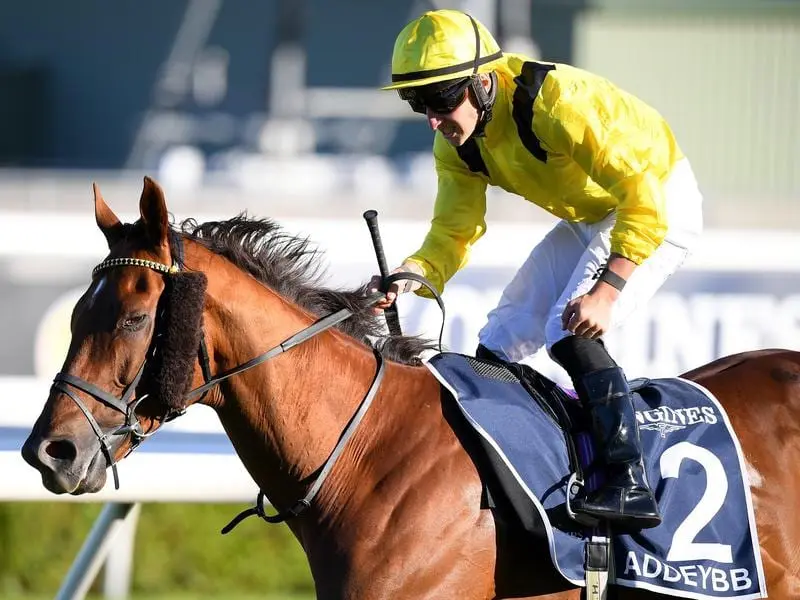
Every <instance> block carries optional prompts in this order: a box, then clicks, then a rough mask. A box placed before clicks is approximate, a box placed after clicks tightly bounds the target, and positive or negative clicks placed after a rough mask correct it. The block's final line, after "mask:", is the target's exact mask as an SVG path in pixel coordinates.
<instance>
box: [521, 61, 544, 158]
mask: <svg viewBox="0 0 800 600" xmlns="http://www.w3.org/2000/svg"><path fill="white" fill-rule="evenodd" d="M553 69H555V66H554V65H543V64H541V63H537V62H533V61H529V62H526V63H524V64H523V65H522V72H521V73H520V74H519V76H517V77H515V78H514V83H516V84H517V89H516V90H514V108H513V109H512V111H511V114H512V115H513V116H514V122H515V123H516V124H517V133H519V138H520V140H521V141H522V145H523V146H525V148H527V149H528V152H530V153H531V154H533V156H534V157H535V158H537V159H538V160H540V161H542V162H547V152H546V151H545V150H544V149H543V148H542V144H541V143H540V142H539V139H538V138H537V137H536V135H535V134H534V133H533V101H534V100H536V96H537V95H538V94H539V90H540V89H541V87H542V84H543V83H544V78H545V77H547V74H548V73H549V72H550V71H552V70H553Z"/></svg>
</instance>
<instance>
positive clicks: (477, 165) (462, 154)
mask: <svg viewBox="0 0 800 600" xmlns="http://www.w3.org/2000/svg"><path fill="white" fill-rule="evenodd" d="M456 152H458V156H459V158H460V159H461V160H463V161H464V162H465V163H467V167H468V168H469V170H470V171H472V172H473V173H483V174H484V175H486V176H487V177H489V169H487V168H486V163H485V162H483V157H482V156H481V151H480V149H479V148H478V142H476V141H475V138H473V137H471V138H469V139H468V140H467V141H466V142H464V143H463V144H461V145H460V146H457V147H456Z"/></svg>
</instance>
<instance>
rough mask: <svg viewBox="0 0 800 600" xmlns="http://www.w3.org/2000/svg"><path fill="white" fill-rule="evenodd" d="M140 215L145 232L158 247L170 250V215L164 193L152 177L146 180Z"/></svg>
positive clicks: (140, 203)
mask: <svg viewBox="0 0 800 600" xmlns="http://www.w3.org/2000/svg"><path fill="white" fill-rule="evenodd" d="M139 213H140V214H141V216H142V221H143V222H144V226H145V230H146V231H147V234H148V235H149V236H150V239H152V240H153V242H154V243H155V244H156V245H157V246H162V247H163V248H169V238H168V236H169V214H168V213H167V202H166V200H165V199H164V191H163V190H162V189H161V186H160V185H158V184H157V183H156V182H155V181H154V180H153V179H151V178H150V177H145V178H144V189H143V190H142V198H141V200H140V201H139Z"/></svg>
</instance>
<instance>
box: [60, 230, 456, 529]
mask: <svg viewBox="0 0 800 600" xmlns="http://www.w3.org/2000/svg"><path fill="white" fill-rule="evenodd" d="M171 234H172V241H173V244H172V246H173V248H174V250H175V255H174V256H173V257H172V260H173V264H172V265H171V266H169V265H165V264H163V263H159V262H156V261H151V260H146V259H141V258H129V257H126V258H112V259H108V260H105V261H103V262H101V263H100V264H98V265H97V266H96V267H95V268H94V269H93V270H92V278H94V277H96V276H97V275H98V274H99V273H101V272H103V271H105V270H108V269H113V268H117V267H129V266H134V267H144V268H148V269H152V270H153V271H156V272H157V273H161V274H162V275H165V276H172V275H176V274H178V273H180V272H181V270H182V267H183V240H182V238H181V237H180V235H179V234H177V233H175V232H171ZM397 275H403V274H397ZM397 275H395V276H394V277H397ZM407 275H409V276H411V275H413V276H414V278H417V277H418V276H417V275H415V274H412V273H408V274H407ZM423 284H424V285H427V286H428V287H429V288H430V289H432V291H433V293H434V295H435V297H436V299H437V302H438V303H439V306H440V307H441V308H442V311H444V305H443V303H442V301H441V298H439V296H438V293H436V291H435V290H433V288H432V287H431V286H430V284H429V283H428V282H427V281H423ZM383 297H384V295H383V294H382V293H380V292H378V293H376V294H374V295H373V296H372V297H370V298H369V299H368V300H367V302H366V304H365V305H364V306H363V307H362V310H363V309H364V308H369V307H371V306H374V305H375V304H377V303H378V302H379V301H380V300H381V299H382V298H383ZM352 315H353V311H351V310H350V309H347V308H343V309H341V310H338V311H336V312H334V313H331V314H329V315H327V316H325V317H322V318H320V319H319V320H317V321H315V322H314V323H312V324H311V325H309V326H308V327H306V328H304V329H302V330H300V331H298V332H297V333H295V334H293V335H291V336H290V337H288V338H286V339H285V340H283V341H282V342H281V343H279V344H278V345H276V346H274V347H272V348H270V349H269V350H267V351H266V352H263V353H262V354H259V355H258V356H256V357H254V358H252V359H250V360H249V361H247V362H245V363H243V364H241V365H238V366H236V367H234V368H232V369H230V370H228V371H225V372H223V373H220V374H218V375H217V376H215V377H212V376H211V375H210V368H209V360H208V349H207V348H206V343H205V336H204V335H202V334H201V336H200V347H199V349H198V360H199V362H200V365H201V368H202V372H203V379H204V383H203V384H202V385H200V386H198V387H196V388H194V389H192V390H190V391H188V392H186V394H185V395H184V397H185V398H186V399H190V398H194V397H196V396H200V397H202V396H203V395H204V394H206V393H207V392H208V391H209V390H210V389H211V388H213V387H215V386H216V385H218V384H220V383H221V382H223V381H225V380H226V379H228V378H230V377H233V376H234V375H238V374H239V373H243V372H244V371H247V370H249V369H252V368H254V367H256V366H258V365H260V364H262V363H264V362H266V361H268V360H269V359H271V358H274V357H275V356H278V355H279V354H282V353H283V352H286V351H288V350H290V349H292V348H293V347H295V346H297V345H299V344H302V343H303V342H305V341H306V340H308V339H310V338H312V337H314V336H316V335H318V334H320V333H322V332H323V331H326V330H328V329H330V328H331V327H334V326H335V325H338V324H339V323H341V322H342V321H344V320H346V319H348V318H349V317H351V316H352ZM157 319H158V317H157ZM157 329H158V326H157V325H156V331H154V334H153V341H152V342H151V347H150V349H149V350H148V352H147V354H146V355H145V358H144V360H143V361H142V364H141V366H140V367H139V370H138V371H137V373H136V376H135V377H134V379H133V381H131V383H130V384H128V385H127V386H126V388H125V390H123V393H122V396H121V397H120V398H117V397H115V396H113V395H112V394H110V393H108V392H106V391H105V390H102V389H100V388H99V387H97V386H96V385H94V384H92V383H90V382H88V381H86V380H85V379H82V378H80V377H77V376H75V375H71V374H69V373H64V372H59V373H58V374H56V376H55V378H54V379H53V385H52V388H51V390H55V391H58V392H61V393H64V394H66V395H67V396H69V397H70V398H71V399H72V400H73V401H74V402H75V404H76V405H77V407H78V408H79V409H80V411H81V412H82V413H83V415H84V416H85V417H86V420H87V421H88V422H89V425H90V426H91V428H92V430H93V432H94V434H95V436H96V437H97V439H98V441H99V442H100V448H101V450H102V452H103V454H104V455H105V458H106V460H107V461H108V463H109V465H110V466H111V470H112V473H113V475H114V488H115V489H119V474H118V472H117V461H116V460H114V453H113V452H112V451H111V448H110V446H109V441H110V439H111V438H112V437H114V436H118V435H128V434H129V435H130V436H131V447H130V449H129V450H128V452H127V453H126V455H125V456H127V455H128V454H130V453H131V452H132V451H133V450H134V449H135V448H136V447H137V446H138V445H139V444H140V443H141V442H142V441H143V440H144V439H146V438H148V437H149V436H151V435H153V434H154V433H155V432H156V431H157V430H153V431H150V432H146V431H144V430H143V428H142V425H141V423H140V422H139V420H138V419H137V417H136V408H137V407H138V406H139V404H140V403H141V402H142V401H143V400H144V399H145V398H147V397H148V396H149V394H143V395H142V396H141V397H138V398H134V397H133V396H134V394H135V392H136V388H137V387H138V385H139V383H140V381H141V379H142V376H143V374H144V371H145V367H146V365H147V361H148V360H150V359H152V358H153V357H154V356H155V354H156V352H157V350H158V338H159V337H160V336H161V335H162V334H159V333H158V332H157ZM443 329H444V319H443V320H442V330H443ZM441 336H442V332H441V331H440V334H439V347H440V349H441ZM373 353H374V355H375V360H376V362H377V369H376V372H375V376H374V378H373V380H372V384H371V385H370V387H369V389H368V390H367V393H366V395H365V397H364V398H363V399H362V401H361V403H360V404H359V406H358V408H357V409H356V412H355V413H354V414H353V416H352V417H351V419H350V421H349V422H348V424H347V426H346V427H345V429H344V431H343V432H342V434H341V436H340V437H339V440H338V442H337V444H336V446H335V447H334V448H333V450H332V451H331V453H330V454H329V455H328V458H327V459H326V460H325V462H324V463H323V465H322V467H321V468H320V470H319V474H318V475H317V477H316V479H315V481H314V483H313V484H312V485H311V487H310V489H309V491H308V493H307V494H306V495H305V496H304V497H303V498H302V499H300V500H299V501H298V502H297V503H295V505H294V506H292V507H291V508H290V509H288V510H287V511H285V512H282V513H278V514H276V515H267V514H266V513H265V512H264V499H265V494H264V492H263V491H261V490H259V494H258V497H257V499H256V506H255V507H253V508H250V509H248V510H245V511H243V512H242V513H240V514H239V515H237V516H236V517H235V518H234V519H233V520H232V521H231V522H230V523H229V524H228V525H227V526H226V527H225V528H223V530H222V533H228V532H229V531H231V530H232V529H233V528H234V527H235V526H236V525H238V524H239V523H240V522H241V521H242V520H244V519H245V518H247V517H249V516H252V515H258V516H259V517H261V518H262V519H264V520H265V521H267V522H269V523H280V522H282V521H285V520H286V519H288V518H291V517H296V516H298V515H300V514H301V513H303V512H304V511H305V510H306V509H307V508H309V507H310V506H311V502H312V501H313V499H314V497H315V496H316V495H317V493H318V492H319V490H320V489H321V487H322V485H323V483H324V482H325V480H326V478H327V476H328V474H329V473H330V471H331V469H332V468H333V465H334V463H335V462H336V460H337V459H338V458H339V456H340V455H341V453H342V451H343V450H344V447H345V445H346V444H347V442H348V441H349V439H350V438H351V437H352V436H353V434H354V433H355V430H356V429H357V427H358V425H359V424H360V423H361V420H362V419H363V417H364V415H365V414H366V412H367V410H368V409H369V407H370V405H371V404H372V401H373V400H374V399H375V396H376V395H377V393H378V389H379V388H380V384H381V381H382V380H383V375H384V371H385V364H384V360H383V356H382V355H381V353H380V351H378V350H377V349H374V348H373ZM72 388H74V389H75V390H80V391H82V392H84V393H85V394H88V395H89V396H91V397H92V398H94V399H95V400H97V401H99V402H101V403H103V404H105V405H106V406H108V407H110V408H112V409H114V410H116V411H117V412H119V413H121V414H122V415H123V416H124V417H125V420H124V422H123V424H122V425H120V426H119V427H117V428H116V429H114V430H113V431H111V432H110V433H108V432H105V431H103V428H102V427H101V426H100V424H99V423H98V422H97V420H96V419H95V418H94V416H93V415H92V413H91V411H90V410H89V409H88V408H87V407H86V405H85V404H84V402H83V401H82V400H81V399H80V397H79V396H78V394H77V393H76V392H75V391H74V390H73V389H72ZM185 412H186V409H185V408H182V409H180V410H174V409H173V410H169V411H168V412H166V414H165V415H164V416H163V417H161V418H160V419H159V421H160V422H161V423H166V422H169V421H171V420H173V419H175V418H177V417H179V416H181V415H183V414H184V413H185Z"/></svg>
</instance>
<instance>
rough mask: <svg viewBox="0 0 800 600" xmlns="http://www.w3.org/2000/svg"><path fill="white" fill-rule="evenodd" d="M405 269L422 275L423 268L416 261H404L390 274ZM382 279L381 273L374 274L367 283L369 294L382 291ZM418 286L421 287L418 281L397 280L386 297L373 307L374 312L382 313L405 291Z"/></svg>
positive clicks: (410, 290) (412, 289) (411, 290)
mask: <svg viewBox="0 0 800 600" xmlns="http://www.w3.org/2000/svg"><path fill="white" fill-rule="evenodd" d="M404 271H411V272H412V273H417V274H418V275H422V269H420V268H419V266H418V265H417V264H416V263H403V264H402V265H400V266H399V267H397V268H396V269H394V270H393V271H392V272H391V273H389V274H390V275H394V274H395V273H402V272H404ZM381 280H382V278H381V276H380V275H373V277H372V279H370V280H369V284H368V285H367V296H371V295H372V294H375V293H377V292H379V291H380V288H381ZM418 287H420V284H419V283H417V282H416V281H402V280H401V281H395V282H394V283H392V284H391V285H390V286H389V289H388V290H387V292H386V296H385V297H384V299H383V300H379V301H378V302H377V303H376V304H375V305H374V306H373V307H372V312H373V313H374V314H380V313H381V312H383V311H384V310H386V309H387V308H389V307H390V306H391V305H392V304H393V303H394V301H395V300H397V296H399V295H400V294H402V293H405V292H413V291H414V290H415V289H417V288H418Z"/></svg>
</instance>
